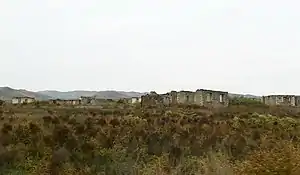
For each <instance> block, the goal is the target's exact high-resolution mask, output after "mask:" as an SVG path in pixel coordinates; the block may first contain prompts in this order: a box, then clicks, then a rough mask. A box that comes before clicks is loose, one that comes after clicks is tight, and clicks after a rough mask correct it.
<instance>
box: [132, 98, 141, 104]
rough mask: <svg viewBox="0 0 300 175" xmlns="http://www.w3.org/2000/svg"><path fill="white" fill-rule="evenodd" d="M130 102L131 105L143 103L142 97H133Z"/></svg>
mask: <svg viewBox="0 0 300 175" xmlns="http://www.w3.org/2000/svg"><path fill="white" fill-rule="evenodd" d="M129 100H130V101H129V103H131V104H135V103H141V100H142V99H141V97H132V98H130V99H129Z"/></svg>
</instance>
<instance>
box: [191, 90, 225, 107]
mask: <svg viewBox="0 0 300 175" xmlns="http://www.w3.org/2000/svg"><path fill="white" fill-rule="evenodd" d="M194 101H195V104H197V105H200V106H206V107H224V106H225V107H226V106H228V105H229V97H228V92H223V91H212V90H205V89H199V90H197V91H196V93H195V97H194Z"/></svg>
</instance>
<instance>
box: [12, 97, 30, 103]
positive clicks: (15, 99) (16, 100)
mask: <svg viewBox="0 0 300 175" xmlns="http://www.w3.org/2000/svg"><path fill="white" fill-rule="evenodd" d="M11 102H12V104H23V103H33V102H35V99H33V98H26V97H24V98H22V97H21V98H19V97H18V98H13V99H12V101H11Z"/></svg>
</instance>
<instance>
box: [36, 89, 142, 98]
mask: <svg viewBox="0 0 300 175" xmlns="http://www.w3.org/2000/svg"><path fill="white" fill-rule="evenodd" d="M37 93H39V94H43V95H47V96H50V97H52V98H59V99H76V98H79V97H81V96H96V98H100V99H120V98H131V97H140V96H142V95H144V94H146V93H140V92H125V91H79V90H77V91H67V92H61V91H39V92H37Z"/></svg>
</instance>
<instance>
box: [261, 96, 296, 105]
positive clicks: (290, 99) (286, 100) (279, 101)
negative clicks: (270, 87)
mask: <svg viewBox="0 0 300 175" xmlns="http://www.w3.org/2000/svg"><path fill="white" fill-rule="evenodd" d="M262 102H263V103H264V104H266V105H269V106H276V105H282V106H298V105H300V97H299V96H295V95H269V96H263V97H262Z"/></svg>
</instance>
